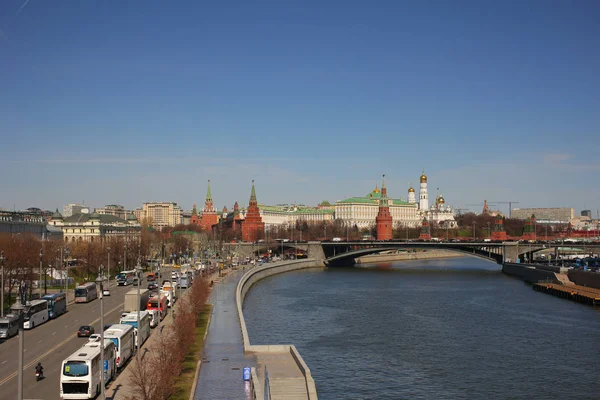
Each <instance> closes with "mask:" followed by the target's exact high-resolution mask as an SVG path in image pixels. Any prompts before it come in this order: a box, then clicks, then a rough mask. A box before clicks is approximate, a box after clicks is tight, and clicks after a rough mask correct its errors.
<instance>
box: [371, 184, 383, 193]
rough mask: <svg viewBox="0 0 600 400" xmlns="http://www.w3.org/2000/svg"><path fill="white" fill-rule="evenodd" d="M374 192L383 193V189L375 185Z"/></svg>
mask: <svg viewBox="0 0 600 400" xmlns="http://www.w3.org/2000/svg"><path fill="white" fill-rule="evenodd" d="M373 193H381V190H379V188H378V187H377V185H375V189H373Z"/></svg>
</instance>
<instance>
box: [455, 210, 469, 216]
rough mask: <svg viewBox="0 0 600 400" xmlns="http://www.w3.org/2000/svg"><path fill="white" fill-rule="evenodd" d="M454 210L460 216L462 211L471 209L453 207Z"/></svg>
mask: <svg viewBox="0 0 600 400" xmlns="http://www.w3.org/2000/svg"><path fill="white" fill-rule="evenodd" d="M454 211H456V212H458V216H459V217H460V216H461V215H462V214H463V213H462V212H463V211H471V210H469V209H468V208H455V209H454Z"/></svg>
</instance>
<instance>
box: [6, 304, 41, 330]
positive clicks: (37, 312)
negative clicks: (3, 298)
mask: <svg viewBox="0 0 600 400" xmlns="http://www.w3.org/2000/svg"><path fill="white" fill-rule="evenodd" d="M10 313H11V314H15V315H19V313H18V311H17V310H14V309H12V308H11V309H10ZM48 318H49V317H48V301H46V300H33V301H28V302H27V304H25V310H24V311H23V321H24V323H23V328H24V329H33V328H35V327H36V326H37V325H41V324H43V323H44V322H46V321H48Z"/></svg>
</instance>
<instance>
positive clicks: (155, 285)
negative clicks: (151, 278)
mask: <svg viewBox="0 0 600 400" xmlns="http://www.w3.org/2000/svg"><path fill="white" fill-rule="evenodd" d="M156 289H158V285H157V284H156V283H154V282H151V283H149V284H148V290H156Z"/></svg>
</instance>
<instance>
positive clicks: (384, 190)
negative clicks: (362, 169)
mask: <svg viewBox="0 0 600 400" xmlns="http://www.w3.org/2000/svg"><path fill="white" fill-rule="evenodd" d="M384 197H387V189H386V187H385V174H383V178H382V179H381V198H384Z"/></svg>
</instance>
